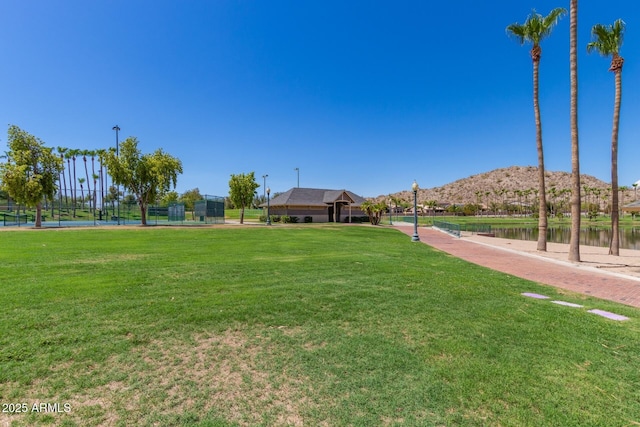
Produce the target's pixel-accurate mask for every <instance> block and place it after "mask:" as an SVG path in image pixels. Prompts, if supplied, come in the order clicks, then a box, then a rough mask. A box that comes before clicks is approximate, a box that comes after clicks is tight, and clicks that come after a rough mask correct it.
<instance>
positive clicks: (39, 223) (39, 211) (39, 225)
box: [18, 203, 42, 228]
mask: <svg viewBox="0 0 640 427" xmlns="http://www.w3.org/2000/svg"><path fill="white" fill-rule="evenodd" d="M19 213H20V212H18V214H19ZM18 221H20V217H18ZM36 228H42V203H38V204H37V205H36Z"/></svg>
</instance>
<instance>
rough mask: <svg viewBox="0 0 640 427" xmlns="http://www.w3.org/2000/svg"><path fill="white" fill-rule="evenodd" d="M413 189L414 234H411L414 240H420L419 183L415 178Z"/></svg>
mask: <svg viewBox="0 0 640 427" xmlns="http://www.w3.org/2000/svg"><path fill="white" fill-rule="evenodd" d="M411 189H412V190H413V236H411V241H412V242H419V241H420V236H418V183H417V182H416V181H415V180H414V181H413V184H411Z"/></svg>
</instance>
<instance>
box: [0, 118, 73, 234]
mask: <svg viewBox="0 0 640 427" xmlns="http://www.w3.org/2000/svg"><path fill="white" fill-rule="evenodd" d="M8 136H9V138H8V141H7V145H8V146H9V152H8V154H7V162H6V163H3V164H1V165H0V178H1V180H2V183H1V184H2V185H1V188H2V190H4V191H6V192H7V193H9V195H10V196H11V197H12V198H13V199H14V200H15V201H17V202H18V203H22V204H24V205H25V206H28V207H35V209H36V227H38V228H40V227H42V201H43V199H44V198H49V200H53V197H54V195H55V192H56V190H57V187H56V181H57V180H58V178H59V176H60V173H61V172H62V160H61V159H60V157H59V156H58V155H56V154H54V153H53V149H52V148H49V147H45V146H44V142H42V141H41V140H40V139H39V138H36V137H35V136H33V135H30V134H29V133H27V132H25V131H23V130H22V129H20V128H19V127H17V126H14V125H11V126H9V132H8Z"/></svg>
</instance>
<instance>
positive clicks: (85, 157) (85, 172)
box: [80, 150, 91, 211]
mask: <svg viewBox="0 0 640 427" xmlns="http://www.w3.org/2000/svg"><path fill="white" fill-rule="evenodd" d="M90 153H91V152H90V151H89V150H80V154H82V161H84V176H85V180H86V181H85V182H86V183H87V194H88V195H89V196H91V181H89V170H88V168H87V156H89V155H90ZM89 211H91V202H89Z"/></svg>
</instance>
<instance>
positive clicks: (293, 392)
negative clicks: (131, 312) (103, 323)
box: [0, 330, 310, 426]
mask: <svg viewBox="0 0 640 427" xmlns="http://www.w3.org/2000/svg"><path fill="white" fill-rule="evenodd" d="M270 352H271V349H270V342H269V338H265V337H258V336H255V337H248V336H247V335H246V334H245V332H243V331H238V330H228V331H225V332H224V333H221V334H212V333H211V334H209V333H207V334H201V335H198V336H195V337H191V338H189V339H185V340H183V341H171V342H167V341H152V342H151V343H149V344H147V345H145V346H143V347H138V348H136V349H134V350H133V351H131V352H128V353H126V354H120V355H116V356H113V357H111V358H110V359H109V360H108V361H107V362H105V363H104V364H100V365H95V364H93V365H91V369H87V367H86V366H85V367H84V368H79V367H78V366H69V365H67V364H65V369H62V370H64V371H65V372H64V373H63V372H60V371H61V368H60V367H57V368H56V369H55V370H53V369H52V374H53V373H56V374H58V375H59V374H66V375H68V377H67V378H68V383H69V387H65V391H64V392H63V393H60V392H57V393H52V392H51V390H52V388H53V387H54V385H53V384H51V383H50V381H49V379H43V380H41V381H40V380H39V381H37V383H34V384H32V386H31V387H29V388H28V389H27V390H25V391H24V397H25V398H26V399H24V400H25V401H28V403H29V405H32V404H33V403H34V402H37V401H51V402H61V404H68V405H69V407H70V411H69V412H66V413H59V414H54V415H53V417H51V415H50V416H49V419H48V423H50V425H61V424H63V423H65V422H69V421H72V422H76V423H78V424H80V425H95V426H112V425H117V424H126V425H141V424H144V425H147V424H148V425H159V424H158V423H160V424H162V423H163V421H162V420H165V421H166V420H167V419H172V418H171V417H174V418H175V417H181V416H183V415H184V414H198V416H202V415H205V414H209V415H213V416H215V417H216V418H220V419H224V420H227V421H229V422H234V423H237V424H238V425H240V426H250V425H256V424H261V423H265V422H266V423H267V424H270V425H287V426H301V425H303V424H304V423H303V411H304V410H305V408H306V409H308V408H309V405H310V402H309V399H308V398H307V397H305V390H306V385H305V384H307V383H308V382H307V381H306V380H304V379H300V378H294V377H292V376H290V375H289V373H288V372H286V370H285V371H284V372H274V370H273V369H268V368H269V367H271V366H270V365H271V356H270ZM5 391H6V390H5ZM3 395H5V396H6V395H7V394H6V393H3ZM34 397H35V398H34ZM19 400H20V399H19ZM32 401H33V402H32ZM1 415H2V416H0V425H5V424H7V425H8V424H9V423H11V422H13V423H16V425H29V424H32V422H33V416H32V418H27V417H28V414H15V415H11V416H9V417H7V416H6V414H1ZM51 418H53V421H52V420H51ZM39 421H41V420H40V419H37V420H36V423H38V422H39Z"/></svg>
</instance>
